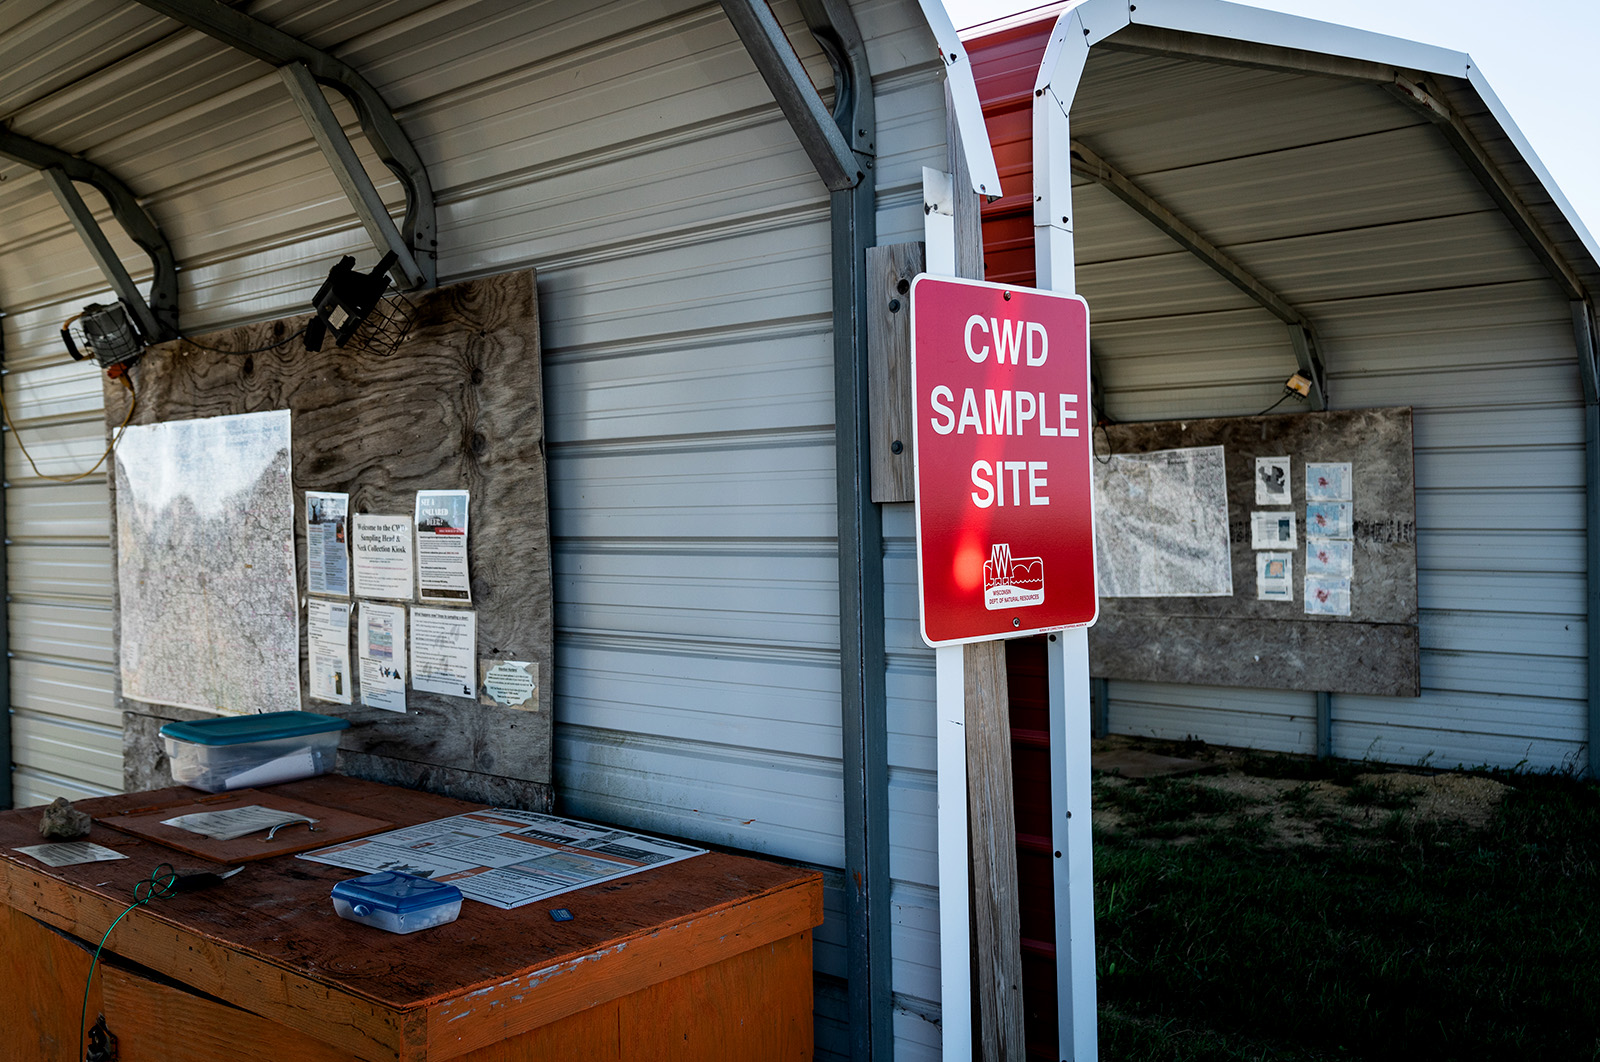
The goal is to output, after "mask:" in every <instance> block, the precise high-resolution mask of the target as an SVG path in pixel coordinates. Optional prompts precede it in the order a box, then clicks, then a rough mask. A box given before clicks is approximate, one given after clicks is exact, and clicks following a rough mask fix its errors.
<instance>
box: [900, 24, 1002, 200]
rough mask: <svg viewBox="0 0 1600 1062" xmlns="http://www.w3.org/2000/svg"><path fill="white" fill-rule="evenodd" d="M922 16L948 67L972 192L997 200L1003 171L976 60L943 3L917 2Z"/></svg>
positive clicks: (957, 123) (945, 68)
mask: <svg viewBox="0 0 1600 1062" xmlns="http://www.w3.org/2000/svg"><path fill="white" fill-rule="evenodd" d="M917 2H918V3H919V4H921V6H922V16H923V18H925V19H927V20H928V28H929V29H931V30H932V31H933V39H934V40H935V41H936V42H937V43H938V45H939V62H940V63H942V64H943V65H944V73H945V79H946V81H947V82H948V83H949V85H950V100H951V104H952V108H953V110H954V111H955V118H956V128H957V129H958V130H960V132H961V150H962V153H963V154H964V155H965V156H966V160H967V169H968V170H969V171H970V172H971V174H972V190H973V191H974V192H977V193H978V194H979V195H982V196H987V197H988V198H990V199H995V198H997V197H998V196H999V195H1000V168H999V167H998V166H997V165H996V164H995V161H994V147H993V146H992V145H991V144H990V143H989V130H988V127H987V126H985V125H984V121H983V104H982V102H980V101H979V99H978V83H977V81H976V80H975V79H974V78H973V76H972V60H971V59H969V58H967V48H966V45H964V44H962V43H961V38H960V37H959V36H958V35H957V34H956V27H955V23H953V22H951V21H950V13H949V12H948V11H946V10H945V9H944V4H943V3H942V2H941V0H917Z"/></svg>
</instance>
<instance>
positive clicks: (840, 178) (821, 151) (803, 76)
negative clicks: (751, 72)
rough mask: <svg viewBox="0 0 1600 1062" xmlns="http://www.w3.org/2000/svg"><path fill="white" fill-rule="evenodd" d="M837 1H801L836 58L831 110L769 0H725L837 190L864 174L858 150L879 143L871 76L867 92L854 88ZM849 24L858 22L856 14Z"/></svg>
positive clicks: (814, 159) (819, 39)
mask: <svg viewBox="0 0 1600 1062" xmlns="http://www.w3.org/2000/svg"><path fill="white" fill-rule="evenodd" d="M834 6H836V5H834V4H833V3H832V2H831V0H820V2H819V0H812V2H806V3H802V4H801V9H802V11H803V13H804V14H805V16H806V23H807V25H808V26H809V27H810V29H811V34H812V36H813V37H815V38H816V39H817V43H818V44H820V45H821V46H822V50H823V51H824V52H825V53H826V54H827V56H828V61H829V62H830V63H831V64H833V70H834V85H835V98H834V109H833V111H832V113H831V114H830V113H829V111H828V108H827V106H826V105H824V104H823V102H822V97H821V96H820V95H818V93H817V90H816V87H815V86H814V85H812V83H811V78H810V76H809V75H808V74H807V73H806V70H805V67H804V66H802V65H801V64H800V57H799V56H797V55H796V54H795V51H794V45H792V44H790V43H789V38H788V36H787V35H785V34H784V32H783V27H782V26H780V25H779V24H778V19H777V17H776V16H775V15H773V13H772V8H771V7H769V6H768V5H767V3H766V0H722V9H723V11H725V12H726V13H727V15H728V21H729V22H731V23H733V28H734V31H735V32H736V33H738V34H739V39H740V40H741V41H743V42H744V47H745V50H746V51H747V52H749V53H750V58H751V59H753V60H755V64H756V69H757V70H759V71H760V72H761V77H762V79H763V80H764V81H766V83H767V88H768V89H770V90H771V92H772V95H773V98H774V99H776V100H777V101H778V107H779V108H780V109H781V110H782V111H783V114H784V117H785V118H787V119H788V120H789V125H790V126H791V127H792V128H793V129H794V133H795V136H796V137H798V138H799V140H800V146H801V147H802V148H804V149H805V152H806V154H807V155H808V156H809V157H810V159H811V164H812V165H813V166H815V167H816V170H817V174H818V176H820V177H821V178H822V183H823V184H825V185H827V187H828V191H830V192H839V191H844V190H845V189H848V188H854V187H855V186H856V185H858V184H860V183H861V181H862V180H863V179H864V178H865V176H866V172H865V169H864V167H863V166H862V164H861V161H860V160H859V159H857V157H856V153H857V152H858V151H859V152H862V153H864V154H869V155H870V154H872V152H873V151H874V150H875V145H874V144H873V143H872V136H873V133H872V130H873V125H872V117H873V115H872V86H871V82H870V81H869V82H868V83H867V91H866V92H865V93H859V92H856V91H855V90H854V85H855V84H856V82H854V81H853V80H852V79H850V78H849V77H848V69H847V68H848V66H849V65H850V64H851V63H852V59H851V57H850V50H849V47H848V45H847V43H846V42H844V41H843V40H842V39H841V38H839V37H838V36H837V29H836V28H835V25H834V24H833V23H832V21H831V19H829V17H828V16H829V13H830V11H829V9H830V8H832V7H834ZM847 10H848V9H847ZM850 25H851V26H854V19H853V18H852V20H851V22H850ZM858 39H859V37H858ZM841 70H845V71H846V75H847V76H845V77H841V76H840V72H841ZM857 97H864V105H865V108H866V111H865V115H864V117H865V118H866V121H865V122H864V123H857V122H855V121H853V120H852V119H854V118H856V117H857V116H858V115H859V114H860V113H861V107H862V106H863V99H861V98H857ZM841 116H846V120H845V121H840V120H839V119H840V118H841Z"/></svg>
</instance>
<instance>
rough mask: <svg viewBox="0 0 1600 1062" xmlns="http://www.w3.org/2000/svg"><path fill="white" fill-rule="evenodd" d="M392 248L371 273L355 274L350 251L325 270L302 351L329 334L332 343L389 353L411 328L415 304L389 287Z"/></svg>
mask: <svg viewBox="0 0 1600 1062" xmlns="http://www.w3.org/2000/svg"><path fill="white" fill-rule="evenodd" d="M395 257H396V256H395V254H394V252H393V251H391V252H389V253H388V254H386V255H384V256H383V258H382V259H381V260H380V261H379V262H378V264H377V265H375V266H373V267H372V272H370V273H357V272H356V268H355V266H356V260H355V259H354V258H352V257H351V256H349V255H345V256H344V257H343V258H341V259H339V261H338V262H337V263H335V264H334V267H333V268H332V269H330V270H328V279H327V280H324V281H323V282H322V287H320V288H318V289H317V294H316V295H315V296H314V297H313V298H312V300H311V304H312V306H313V308H314V309H315V310H316V315H315V316H314V317H312V318H311V320H310V321H309V322H307V323H306V350H308V351H319V350H321V349H322V344H323V341H324V340H325V339H326V338H327V337H328V336H329V335H330V334H331V335H332V336H333V345H334V346H336V347H340V348H341V349H343V348H349V349H352V350H358V351H360V350H364V351H369V352H371V353H373V354H393V353H394V352H395V351H396V350H397V349H399V347H400V344H401V343H402V342H403V341H404V340H405V338H406V334H407V333H408V332H410V331H411V322H412V321H413V320H414V319H415V317H416V309H415V308H414V307H413V306H412V305H411V302H410V301H409V300H408V299H406V297H405V296H404V295H401V294H400V293H399V292H392V293H391V292H389V290H388V289H389V277H388V272H389V267H390V266H392V265H394V263H395Z"/></svg>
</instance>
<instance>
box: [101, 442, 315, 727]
mask: <svg viewBox="0 0 1600 1062" xmlns="http://www.w3.org/2000/svg"><path fill="white" fill-rule="evenodd" d="M116 462H117V468H116V487H117V490H116V501H117V589H118V592H119V595H120V601H121V623H122V693H123V696H125V697H129V698H132V699H134V700H140V701H149V702H151V703H155V704H171V705H177V706H179V707H184V708H199V709H202V710H205V711H212V712H221V713H223V714H228V715H242V714H246V713H251V712H263V711H285V710H289V709H297V708H299V707H300V619H299V611H298V608H297V603H296V599H295V560H294V492H293V490H292V488H291V484H290V475H289V471H290V465H289V411H288V410H277V411H273V412H268V413H245V414H240V415H238V416H229V417H211V418H208V419H205V420H178V421H168V422H166V423H163V424H150V425H143V426H138V427H130V428H128V430H127V431H126V432H125V433H124V434H123V436H122V440H121V441H120V442H119V443H118V444H117V450H116Z"/></svg>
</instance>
